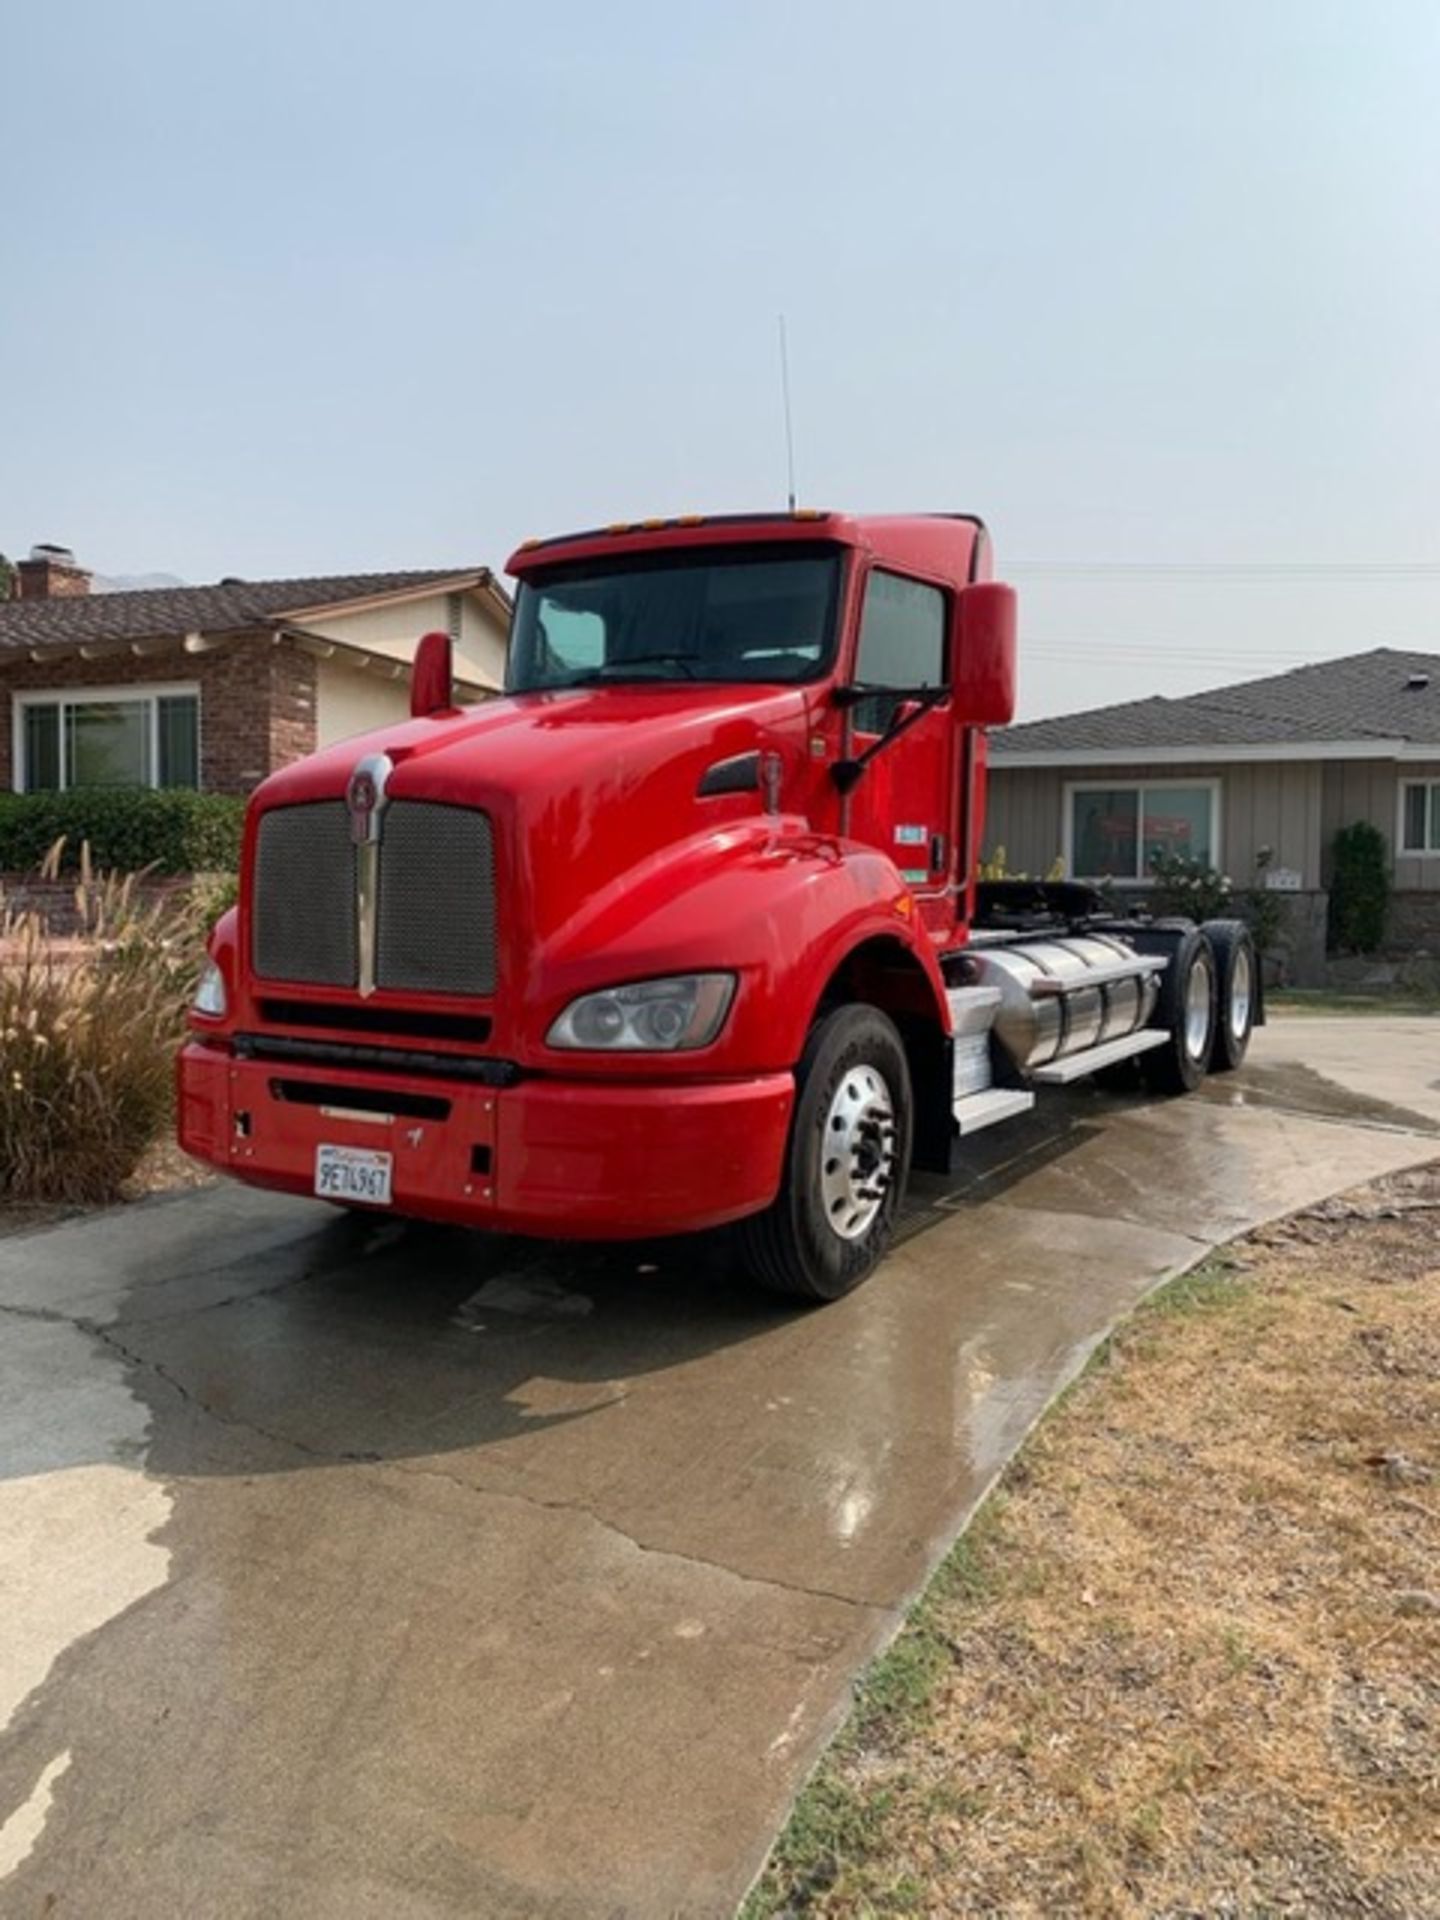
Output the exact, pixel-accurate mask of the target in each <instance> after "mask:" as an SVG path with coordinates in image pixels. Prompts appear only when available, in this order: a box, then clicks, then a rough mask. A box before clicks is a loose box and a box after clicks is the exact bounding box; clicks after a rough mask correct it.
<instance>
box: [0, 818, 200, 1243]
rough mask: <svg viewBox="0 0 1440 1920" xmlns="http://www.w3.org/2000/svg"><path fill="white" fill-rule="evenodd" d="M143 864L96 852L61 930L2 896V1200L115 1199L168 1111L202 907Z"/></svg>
mask: <svg viewBox="0 0 1440 1920" xmlns="http://www.w3.org/2000/svg"><path fill="white" fill-rule="evenodd" d="M59 854H60V849H59V848H56V849H55V850H54V853H53V854H52V861H53V862H54V863H55V864H56V865H57V866H58V859H59ZM137 878H138V876H134V875H131V876H125V877H118V876H113V875H97V874H94V873H92V872H91V871H90V868H89V863H88V861H85V862H84V863H83V864H82V872H81V877H80V880H79V882H78V884H77V887H76V904H77V908H78V912H79V918H80V929H79V932H78V934H77V935H75V936H74V937H71V938H67V939H64V940H55V939H52V938H51V937H50V936H49V935H48V934H47V932H46V930H45V927H44V925H43V923H42V922H41V921H40V919H39V918H38V917H37V916H35V915H34V914H27V913H17V912H13V911H10V910H8V909H7V908H6V906H5V903H4V901H3V899H0V1202H8V1203H11V1204H14V1205H24V1206H35V1205H37V1204H59V1205H62V1206H63V1205H94V1204H97V1203H101V1202H104V1201H108V1200H113V1199H116V1198H118V1197H120V1195H121V1194H122V1192H123V1191H124V1189H125V1186H126V1183H127V1182H129V1181H131V1180H132V1179H133V1178H134V1176H135V1174H136V1171H137V1169H138V1168H139V1167H140V1165H141V1163H142V1160H143V1159H144V1156H145V1155H146V1153H147V1151H148V1150H149V1149H150V1148H151V1146H152V1143H153V1142H154V1141H155V1140H156V1139H157V1138H158V1136H159V1135H160V1133H161V1131H162V1129H163V1128H164V1127H165V1126H166V1124H167V1122H168V1119H169V1114H170V1108H171V1087H172V1081H173V1071H174V1067H173V1062H174V1049H175V1044H176V1042H177V1040H178V1039H179V1037H180V1034H181V1032H182V1031H183V1025H184V1009H185V1004H186V1001H187V999H188V998H189V994H190V990H191V987H192V985H193V981H194V978H195V974H196V971H197V968H198V964H199V958H200V953H201V944H202V932H203V928H202V924H201V919H202V916H203V913H204V911H205V909H204V908H203V907H202V906H200V905H198V904H197V903H194V902H191V901H188V900H182V901H181V902H179V903H166V904H163V905H162V904H147V903H146V902H145V901H143V900H142V899H141V897H140V895H139V892H138V889H137V886H136V880H137Z"/></svg>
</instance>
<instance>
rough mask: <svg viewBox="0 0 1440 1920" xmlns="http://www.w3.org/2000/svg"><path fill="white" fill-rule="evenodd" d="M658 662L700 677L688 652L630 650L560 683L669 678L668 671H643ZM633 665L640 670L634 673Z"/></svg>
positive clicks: (690, 676) (582, 684)
mask: <svg viewBox="0 0 1440 1920" xmlns="http://www.w3.org/2000/svg"><path fill="white" fill-rule="evenodd" d="M656 666H668V667H678V668H679V670H680V673H681V676H682V677H683V678H684V679H686V680H695V679H697V678H698V677H699V676H698V675H697V674H696V672H695V666H694V662H693V661H692V660H691V659H690V657H689V656H688V655H687V654H683V653H630V654H627V655H626V656H625V658H624V659H623V660H607V661H606V662H605V664H604V666H601V667H587V668H586V670H585V672H584V673H576V674H572V675H571V677H570V678H569V679H568V680H564V681H562V682H561V683H560V684H561V685H562V686H566V687H593V686H598V685H600V684H601V683H602V682H603V681H606V680H667V679H669V678H670V676H669V675H668V674H664V673H648V672H646V671H644V669H646V668H647V667H656ZM632 667H639V668H640V669H641V671H640V672H639V673H632V672H631V668H632Z"/></svg>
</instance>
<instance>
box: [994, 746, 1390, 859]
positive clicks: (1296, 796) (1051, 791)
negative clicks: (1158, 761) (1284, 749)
mask: <svg viewBox="0 0 1440 1920" xmlns="http://www.w3.org/2000/svg"><path fill="white" fill-rule="evenodd" d="M1147 779H1148V780H1189V779H1193V780H1218V781H1219V783H1220V847H1219V854H1218V859H1217V865H1219V866H1220V867H1221V868H1222V870H1223V871H1224V872H1226V873H1228V874H1229V875H1230V877H1231V879H1232V880H1234V881H1235V882H1236V884H1237V885H1241V884H1248V883H1249V881H1250V880H1251V879H1252V877H1253V875H1254V872H1255V859H1256V855H1257V854H1258V853H1259V851H1260V849H1261V848H1262V847H1268V848H1269V849H1270V852H1271V864H1272V865H1274V866H1277V867H1290V868H1292V869H1294V870H1295V871H1296V872H1298V873H1299V874H1300V876H1301V885H1302V887H1306V888H1310V887H1316V886H1319V885H1320V848H1321V815H1322V806H1321V799H1322V795H1321V765H1320V763H1319V762H1318V761H1289V762H1279V763H1275V764H1270V765H1265V764H1255V765H1249V766H1231V767H1216V766H1207V765H1206V764H1205V763H1204V762H1203V761H1182V762H1178V763H1177V764H1176V765H1174V766H1166V767H1099V768H1094V769H1089V768H1085V767H1053V768H1052V767H1016V768H1011V769H1006V768H1005V767H1003V766H1000V765H995V766H993V767H992V769H991V774H990V804H989V812H988V815H987V820H986V827H985V848H986V852H987V854H989V853H993V852H994V851H995V849H997V848H999V847H1003V848H1004V849H1005V858H1006V861H1007V863H1008V865H1009V867H1010V868H1011V870H1012V871H1015V872H1021V873H1042V874H1043V873H1045V872H1046V871H1048V869H1049V867H1050V865H1051V863H1052V862H1053V861H1054V860H1055V859H1056V858H1057V857H1058V856H1059V855H1060V854H1061V853H1062V851H1063V849H1064V845H1065V805H1066V801H1065V792H1066V788H1067V786H1068V785H1069V784H1070V783H1071V782H1073V781H1092V780H1093V781H1099V780H1103V781H1106V782H1111V781H1113V782H1114V784H1115V785H1116V786H1126V785H1131V784H1133V783H1135V782H1137V781H1143V780H1147ZM1393 831H1394V829H1393V826H1392V828H1391V832H1392V833H1393Z"/></svg>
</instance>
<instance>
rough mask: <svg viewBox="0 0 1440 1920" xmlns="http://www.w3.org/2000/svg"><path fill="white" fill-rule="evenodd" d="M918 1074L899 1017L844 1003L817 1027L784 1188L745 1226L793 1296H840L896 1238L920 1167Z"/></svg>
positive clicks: (756, 1262)
mask: <svg viewBox="0 0 1440 1920" xmlns="http://www.w3.org/2000/svg"><path fill="white" fill-rule="evenodd" d="M913 1134H914V1116H913V1105H912V1100H911V1092H910V1071H909V1068H908V1066H907V1064H906V1060H905V1048H904V1045H903V1043H902V1042H901V1039H900V1035H899V1034H898V1032H897V1031H896V1029H895V1026H894V1023H893V1022H892V1021H891V1020H889V1019H888V1018H887V1017H886V1015H885V1014H883V1013H881V1012H880V1011H879V1010H878V1009H877V1008H875V1007H867V1006H844V1007H837V1008H836V1009H835V1010H834V1011H833V1012H831V1013H827V1014H823V1015H822V1016H821V1017H820V1018H819V1019H818V1020H817V1021H816V1022H815V1025H814V1026H813V1027H812V1028H811V1029H810V1034H809V1038H808V1039H807V1040H806V1042H805V1051H804V1053H803V1054H802V1055H801V1058H800V1064H799V1066H798V1067H797V1068H796V1072H795V1112H794V1116H793V1118H792V1120H791V1124H790V1139H789V1142H788V1144H787V1147H786V1150H785V1168H784V1172H783V1174H782V1175H781V1181H780V1191H779V1193H778V1194H777V1195H776V1197H775V1200H774V1201H773V1203H772V1204H771V1205H770V1206H769V1207H767V1208H766V1209H765V1211H764V1213H757V1214H754V1215H752V1216H751V1217H750V1218H749V1219H748V1220H742V1221H741V1222H740V1229H739V1233H740V1246H741V1253H742V1257H743V1258H744V1261H745V1264H746V1267H747V1268H748V1269H749V1272H750V1274H751V1276H752V1277H753V1278H754V1279H755V1280H757V1281H758V1282H759V1284H760V1285H761V1286H762V1287H765V1288H767V1289H768V1290H769V1291H770V1292H771V1293H779V1294H784V1295H785V1296H786V1297H787V1298H789V1299H792V1300H809V1301H812V1302H813V1301H820V1300H838V1299H840V1298H841V1297H842V1296H843V1295H844V1294H847V1293H850V1292H851V1291H853V1289H854V1288H856V1287H858V1286H859V1285H860V1282H861V1281H862V1280H864V1279H866V1278H867V1277H868V1276H869V1275H870V1274H871V1273H873V1272H874V1270H875V1268H876V1267H877V1266H878V1265H879V1263H880V1261H881V1260H882V1259H883V1258H884V1255H885V1252H886V1250H887V1249H888V1247H889V1245H890V1238H891V1234H892V1232H893V1229H894V1222H895V1212H896V1208H897V1207H898V1206H899V1203H900V1198H901V1196H902V1194H903V1193H904V1191H905V1182H906V1180H907V1178H908V1176H909V1172H910V1151H911V1143H912V1139H913Z"/></svg>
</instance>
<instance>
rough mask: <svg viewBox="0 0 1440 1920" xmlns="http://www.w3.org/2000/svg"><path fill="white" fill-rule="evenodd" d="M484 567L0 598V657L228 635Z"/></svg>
mask: <svg viewBox="0 0 1440 1920" xmlns="http://www.w3.org/2000/svg"><path fill="white" fill-rule="evenodd" d="M490 580H491V575H490V571H489V569H488V568H487V567H429V568H423V569H419V570H415V571H411V572H408V573H336V574H319V575H316V576H312V577H311V578H308V579H303V580H238V581H226V582H222V583H221V584H219V585H217V586H213V587H158V588H155V587H152V588H142V589H141V590H140V591H138V592H133V593H97V594H89V595H81V596H78V597H77V598H74V599H58V600H7V601H4V602H0V656H3V655H4V654H5V653H6V652H7V651H9V650H11V649H16V648H30V647H47V646H54V647H73V646H77V645H85V644H88V643H103V642H105V641H110V640H118V641H124V640H151V639H159V638H162V637H163V636H165V635H168V634H174V635H176V636H177V637H178V636H179V635H182V634H186V633H234V632H236V631H239V630H241V629H243V628H246V627H261V626H265V625H268V624H270V623H272V622H275V621H278V620H282V619H286V618H289V619H294V620H299V618H300V617H301V616H302V615H304V614H306V613H314V612H317V611H319V609H320V608H322V607H333V606H340V605H343V604H344V603H345V602H346V601H350V600H378V599H384V598H386V597H387V596H391V595H402V594H406V593H414V592H416V591H418V590H422V589H425V588H431V589H433V588H436V587H449V588H452V589H453V590H454V591H456V592H460V591H462V590H463V589H465V588H466V587H470V586H478V585H483V584H488V583H490Z"/></svg>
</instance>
